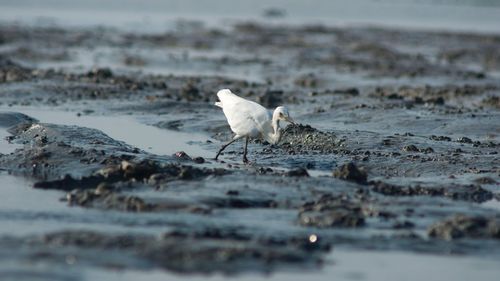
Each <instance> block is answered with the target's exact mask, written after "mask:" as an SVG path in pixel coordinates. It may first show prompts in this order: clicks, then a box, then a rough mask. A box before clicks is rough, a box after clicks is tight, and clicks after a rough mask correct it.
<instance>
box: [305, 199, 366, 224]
mask: <svg viewBox="0 0 500 281" xmlns="http://www.w3.org/2000/svg"><path fill="white" fill-rule="evenodd" d="M298 221H299V224H300V225H303V226H314V227H322V228H324V227H360V226H363V225H364V224H365V219H364V214H363V210H362V206H361V203H360V202H356V201H354V200H352V199H350V198H348V197H343V196H331V195H324V196H322V197H321V198H320V199H319V200H317V201H315V202H309V203H305V204H304V205H303V206H302V207H301V210H300V212H299V218H298Z"/></svg>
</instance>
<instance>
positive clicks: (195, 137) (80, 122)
mask: <svg viewBox="0 0 500 281" xmlns="http://www.w3.org/2000/svg"><path fill="white" fill-rule="evenodd" d="M0 110H5V111H16V112H21V113H23V114H26V115H28V116H31V117H33V118H36V119H38V120H39V121H40V122H42V123H53V124H59V125H75V126H81V127H88V128H94V129H98V130H101V131H102V132H104V133H105V134H107V135H108V136H110V137H111V138H113V139H116V140H119V141H123V142H125V143H127V144H129V145H132V146H135V147H137V148H140V149H142V150H144V151H147V152H150V153H153V154H158V155H172V154H174V153H176V152H178V151H184V152H186V153H187V154H188V155H190V156H193V157H196V156H201V157H205V158H211V157H213V152H211V151H208V150H205V149H203V148H201V147H200V145H199V144H200V143H204V142H206V141H207V140H209V139H210V138H209V137H207V136H205V135H202V134H196V133H184V132H178V131H171V130H165V129H159V128H156V127H153V126H149V125H144V124H141V123H140V122H138V121H137V120H136V119H135V118H134V117H132V116H87V115H82V116H77V115H76V113H74V112H65V111H57V110H40V109H30V108H16V107H9V108H0ZM1 134H2V133H0V136H3V135H1ZM6 136H7V135H6ZM2 145H5V144H2ZM1 147H2V146H0V148H1ZM11 147H12V146H7V147H6V148H5V149H6V150H7V149H10V148H11ZM1 149H3V148H1Z"/></svg>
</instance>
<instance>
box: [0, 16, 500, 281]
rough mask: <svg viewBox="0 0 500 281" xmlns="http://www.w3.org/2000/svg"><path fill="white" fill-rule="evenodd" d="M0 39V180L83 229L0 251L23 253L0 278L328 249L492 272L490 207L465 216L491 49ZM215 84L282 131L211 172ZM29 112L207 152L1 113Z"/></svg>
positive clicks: (473, 39)
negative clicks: (137, 143)
mask: <svg viewBox="0 0 500 281" xmlns="http://www.w3.org/2000/svg"><path fill="white" fill-rule="evenodd" d="M269 13H270V15H269V16H273V17H274V16H276V15H274V14H275V11H273V12H272V13H271V12H269ZM278 16H279V15H278ZM0 35H1V36H0V46H1V47H2V48H0V105H1V106H2V107H3V108H4V109H5V111H8V112H6V113H2V114H0V125H1V126H2V128H7V127H8V128H9V129H8V132H9V134H10V135H9V136H8V138H7V140H6V141H8V142H10V143H11V144H13V145H17V146H16V150H15V151H12V152H11V153H6V154H1V155H0V169H1V170H2V171H7V172H8V173H10V174H12V175H16V176H20V177H23V178H28V179H30V180H32V181H33V187H34V188H35V189H38V190H44V192H53V191H58V197H57V198H54V202H57V200H61V201H63V202H65V204H67V205H68V206H67V208H68V209H71V210H75V209H78V210H82V212H84V213H83V214H87V213H85V212H89V214H93V215H92V217H90V215H89V216H85V215H82V214H79V215H75V217H70V218H66V220H65V221H64V222H65V223H67V222H70V221H72V220H76V221H78V222H79V223H80V225H78V227H76V229H73V226H72V225H69V226H66V225H63V226H62V227H60V229H59V231H51V232H47V233H36V234H29V235H4V236H2V237H0V245H1V246H2V247H0V248H3V249H20V248H21V249H23V250H22V251H15V253H16V254H15V256H14V257H13V258H12V260H14V262H19V263H24V262H29V263H34V264H37V263H47V264H50V265H60V264H61V263H63V264H64V263H71V262H73V263H74V262H75V261H77V262H78V263H80V264H83V265H84V266H87V267H99V268H105V269H110V268H119V269H143V270H150V269H167V270H171V271H175V272H183V273H215V272H222V273H226V274H233V273H242V272H249V271H250V272H266V273H267V272H274V271H287V270H290V269H296V268H301V269H302V268H303V269H305V270H311V271H312V270H315V269H317V268H318V267H319V266H321V265H322V264H323V262H324V259H325V254H326V253H327V252H328V251H329V250H330V249H332V248H334V247H347V248H350V249H353V250H357V249H378V250H400V251H408V252H420V253H433V254H442V255H447V254H450V253H452V254H462V255H470V256H481V255H486V256H487V257H488V258H490V259H494V260H498V259H499V258H500V244H499V241H498V235H499V234H498V233H499V232H498V214H499V210H498V208H491V207H486V206H484V205H482V204H483V203H488V202H494V201H492V200H498V197H499V194H500V192H499V186H498V183H499V182H500V160H499V157H498V150H499V147H500V143H499V135H498V132H500V127H499V124H500V112H499V111H498V109H499V106H498V99H499V95H500V82H499V80H498V71H499V70H500V62H499V58H500V56H499V54H498V50H500V37H499V36H497V35H487V34H485V35H477V34H468V33H446V32H423V31H402V30H389V29H374V28H361V27H358V28H330V27H324V26H295V27H291V26H266V25H260V24H256V23H239V24H236V25H235V26H233V27H232V28H229V29H220V30H219V29H213V28H206V27H204V26H203V24H201V25H195V26H193V27H191V28H185V29H178V30H174V31H169V32H165V33H159V34H141V33H127V32H122V31H117V30H114V29H108V28H100V29H88V30H85V29H65V28H62V27H52V28H48V27H45V28H44V27H26V26H22V25H14V24H8V23H2V24H0ZM457 46H461V47H460V48H458V47H457ZM103 50H111V51H107V52H108V53H106V52H105V51H103ZM141 50H145V51H141ZM79 52H84V53H85V54H87V55H88V56H89V57H92V58H94V61H99V62H100V63H93V62H92V61H87V60H84V59H82V58H81V57H80V56H78V55H75V54H78V53H79ZM109 52H110V53H109ZM221 52H222V53H221ZM103 53H104V55H103ZM165 53H166V54H167V55H166V56H165ZM160 54H161V55H160ZM221 54H222V55H221ZM101 57H104V59H103V61H101V60H99V59H98V58H101ZM183 70H190V71H191V73H195V74H185V73H183V72H182V71H183ZM220 88H231V89H232V90H233V91H234V92H235V93H238V94H239V95H241V96H243V97H245V98H248V99H251V100H254V101H257V102H260V103H262V104H263V105H265V106H266V107H269V108H272V107H275V106H278V105H282V104H285V105H287V106H289V108H290V112H291V115H292V117H293V118H294V119H295V120H296V121H297V122H298V124H297V125H288V126H286V127H285V126H283V124H281V125H282V127H283V137H282V140H281V142H280V143H278V144H276V145H270V144H268V143H265V142H263V141H261V140H253V141H252V142H251V143H250V144H249V158H250V160H251V161H252V164H251V165H243V164H241V163H240V162H241V154H242V151H243V148H242V144H241V143H236V144H234V145H232V146H230V147H228V149H227V150H226V151H225V153H224V154H223V155H221V158H220V159H221V161H214V160H213V159H211V158H210V157H208V156H207V155H213V156H215V153H216V151H217V149H218V148H219V147H220V145H222V143H223V142H226V141H228V140H229V139H230V138H231V132H230V130H229V127H228V125H227V123H226V122H225V119H224V117H223V114H222V112H221V111H220V109H219V108H217V107H215V106H213V102H215V101H216V95H215V93H216V92H217V91H218V89H220ZM37 106H44V107H46V108H49V109H51V110H67V111H71V112H74V113H75V115H77V116H80V117H81V118H84V117H85V116H87V115H103V116H107V115H117V116H123V115H130V116H132V117H134V118H135V117H136V118H137V120H139V121H138V122H143V123H145V124H147V125H152V126H155V127H157V128H160V129H162V130H170V131H171V132H173V135H172V136H173V137H175V133H176V132H177V133H187V134H193V135H194V134H200V133H201V134H203V135H206V139H207V140H206V141H193V142H192V145H194V146H197V147H199V148H201V149H204V150H205V151H207V155H195V154H192V153H191V152H190V151H187V150H186V152H182V151H179V150H180V149H175V151H179V152H178V153H176V154H174V155H170V154H169V155H158V154H153V153H150V152H147V151H146V149H142V148H137V147H134V146H132V145H130V144H128V143H126V142H125V141H119V140H116V139H113V138H111V137H110V136H108V135H107V134H106V132H103V131H99V130H97V129H94V128H85V127H81V126H76V125H75V126H71V125H58V124H51V123H44V120H40V121H38V120H35V119H34V118H32V117H30V116H26V115H23V114H21V113H19V112H22V111H23V109H24V108H26V109H33V108H34V107H37ZM12 107H15V110H11V108H12ZM13 111H14V112H13ZM15 111H19V112H15ZM39 119H42V118H39ZM130 134H134V132H132V131H131V132H130ZM147 137H148V136H144V138H147ZM165 145H168V140H165ZM201 156H202V157H201ZM45 190H46V191H45ZM30 191H31V190H28V191H26V192H30ZM495 202H496V201H495ZM0 211H1V210H0ZM94 211H95V212H99V213H98V214H99V216H96V215H95V213H92V212H94ZM16 215H17V214H16ZM5 217H7V219H12V218H11V217H14V218H16V216H15V215H10V216H9V215H5V216H3V215H2V216H1V217H0V218H2V219H6V218H5ZM32 217H35V218H45V217H47V216H46V215H45V214H35V215H33V216H32ZM96 217H99V218H96ZM23 219H25V220H26V218H23ZM96 221H97V222H98V223H99V229H98V230H96V227H95V225H93V227H90V225H92V223H95V222H96ZM9 222H10V223H12V222H11V221H9ZM82 225H83V226H82ZM87 225H89V227H87ZM108 227H109V228H110V229H108ZM87 228H88V229H87ZM115 229H118V230H117V231H116V232H114V231H113V230H115ZM166 229H167V230H168V231H167V230H166ZM2 253H3V251H0V260H5V259H6V258H7V256H6V255H5V254H2ZM68 258H69V261H68ZM9 259H11V257H9ZM47 271H49V273H50V269H47ZM0 276H1V272H0Z"/></svg>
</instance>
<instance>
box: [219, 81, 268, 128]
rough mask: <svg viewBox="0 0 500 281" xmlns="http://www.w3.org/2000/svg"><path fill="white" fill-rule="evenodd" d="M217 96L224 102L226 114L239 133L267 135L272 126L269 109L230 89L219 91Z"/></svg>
mask: <svg viewBox="0 0 500 281" xmlns="http://www.w3.org/2000/svg"><path fill="white" fill-rule="evenodd" d="M217 96H218V97H219V99H220V101H221V102H220V103H221V104H222V109H223V111H224V115H226V118H227V122H228V123H229V126H231V130H232V131H233V132H234V133H236V134H237V135H241V136H245V135H248V136H251V137H257V136H259V135H266V134H267V131H268V130H269V128H270V120H271V119H270V117H269V112H268V111H267V109H266V108H265V107H263V106H261V105H260V104H258V103H256V102H253V101H249V100H246V99H243V98H240V97H238V96H237V95H235V94H233V93H231V92H230V91H229V90H228V91H227V92H226V91H224V90H221V91H219V93H217Z"/></svg>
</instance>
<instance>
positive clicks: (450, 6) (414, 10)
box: [0, 0, 500, 32]
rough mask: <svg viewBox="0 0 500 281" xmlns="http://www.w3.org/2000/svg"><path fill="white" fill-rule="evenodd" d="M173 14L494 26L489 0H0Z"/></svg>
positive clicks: (154, 22) (64, 8) (4, 12)
mask: <svg viewBox="0 0 500 281" xmlns="http://www.w3.org/2000/svg"><path fill="white" fill-rule="evenodd" d="M178 19H197V20H201V21H204V22H205V23H207V24H216V25H224V24H227V21H235V20H252V19H253V20H255V19H257V20H267V21H272V22H277V23H280V22H281V23H283V22H285V23H296V24H299V23H323V24H327V25H351V24H355V25H379V26H380V25H381V26H392V27H409V28H425V29H446V30H462V31H463V30H467V31H480V32H498V31H500V28H499V26H500V25H499V19H500V1H495V0H475V1H473V0H439V1H432V0H400V1H395V0H353V1H348V0H335V1H329V0H313V1H299V0H271V1H268V0H266V1H263V0H257V1H231V0H212V1H197V0H182V1H181V0H167V1H162V0H146V1H139V0H124V1H113V0H108V1H98V0H89V1H77V0H69V1H68V0H48V1H36V0H2V1H0V20H1V21H13V20H14V21H18V22H23V23H32V24H37V25H41V24H43V25H48V24H55V23H64V24H68V25H108V26H116V27H120V28H126V29H129V30H135V31H139V30H140V31H143V32H144V31H151V32H155V31H159V30H165V28H168V27H171V26H172V21H175V20H178Z"/></svg>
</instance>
